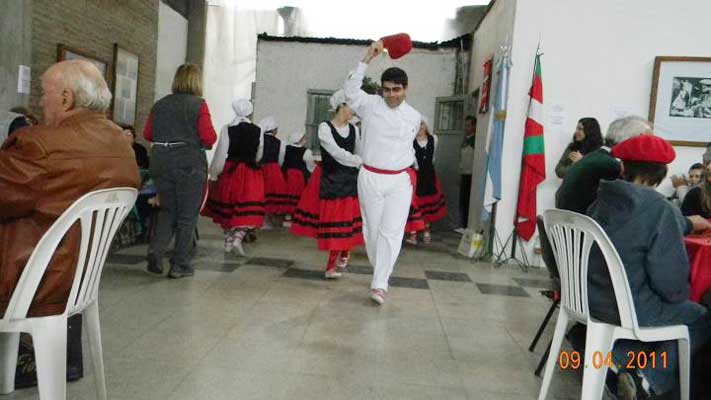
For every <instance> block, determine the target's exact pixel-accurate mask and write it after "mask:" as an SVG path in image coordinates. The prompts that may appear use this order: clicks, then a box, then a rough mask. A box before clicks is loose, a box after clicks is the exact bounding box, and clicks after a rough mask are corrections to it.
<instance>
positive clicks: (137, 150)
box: [123, 125, 150, 170]
mask: <svg viewBox="0 0 711 400" xmlns="http://www.w3.org/2000/svg"><path fill="white" fill-rule="evenodd" d="M123 132H124V133H125V134H126V135H130V136H131V146H132V147H133V154H135V156H136V164H138V168H140V169H142V170H146V169H148V168H149V166H150V159H149V158H148V150H146V146H144V145H142V144H140V143H138V142H137V141H136V129H134V128H133V126H130V125H129V126H126V127H124V128H123Z"/></svg>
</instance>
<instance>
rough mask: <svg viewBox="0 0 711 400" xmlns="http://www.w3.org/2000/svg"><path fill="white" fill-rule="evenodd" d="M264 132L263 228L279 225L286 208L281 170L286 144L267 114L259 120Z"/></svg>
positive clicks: (284, 182) (273, 121)
mask: <svg viewBox="0 0 711 400" xmlns="http://www.w3.org/2000/svg"><path fill="white" fill-rule="evenodd" d="M258 125H259V127H260V128H262V132H263V133H264V155H263V156H262V171H263V173H264V200H265V203H264V208H265V211H266V222H265V224H264V227H265V228H271V227H273V226H278V225H279V218H278V217H279V216H281V215H284V214H285V213H286V210H287V193H286V181H285V180H284V174H283V173H282V171H281V165H282V164H283V163H284V154H285V153H286V145H285V144H284V143H283V142H282V141H281V140H279V139H278V138H277V137H276V135H277V131H278V128H279V127H278V125H277V123H276V120H274V117H272V116H268V117H265V118H264V119H262V120H261V121H259V124H258Z"/></svg>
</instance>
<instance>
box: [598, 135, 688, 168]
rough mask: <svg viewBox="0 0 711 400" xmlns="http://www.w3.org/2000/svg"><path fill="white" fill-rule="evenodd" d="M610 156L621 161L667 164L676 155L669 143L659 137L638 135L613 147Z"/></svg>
mask: <svg viewBox="0 0 711 400" xmlns="http://www.w3.org/2000/svg"><path fill="white" fill-rule="evenodd" d="M612 156H613V157H616V158H619V159H620V160H622V161H640V162H653V163H661V164H669V163H670V162H672V161H674V159H675V158H676V153H675V152H674V148H673V147H672V146H671V145H670V144H669V142H667V141H666V140H664V139H662V138H660V137H659V136H654V135H639V136H635V137H633V138H630V139H627V140H625V141H624V142H622V143H620V144H618V145H617V146H615V147H613V148H612Z"/></svg>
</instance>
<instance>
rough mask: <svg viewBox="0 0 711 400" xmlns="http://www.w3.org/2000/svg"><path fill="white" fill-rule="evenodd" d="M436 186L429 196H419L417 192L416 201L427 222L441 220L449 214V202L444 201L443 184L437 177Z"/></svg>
mask: <svg viewBox="0 0 711 400" xmlns="http://www.w3.org/2000/svg"><path fill="white" fill-rule="evenodd" d="M434 186H435V187H434V189H435V190H434V193H433V194H431V195H429V196H417V195H416V194H415V200H414V201H415V203H416V204H417V208H419V210H420V212H421V213H422V218H424V220H425V222H427V223H432V222H435V221H439V220H441V219H442V218H444V217H446V216H447V204H446V203H445V201H444V194H443V192H442V185H441V184H440V183H439V179H437V178H436V177H435V182H434ZM415 187H417V186H415ZM415 193H416V192H415Z"/></svg>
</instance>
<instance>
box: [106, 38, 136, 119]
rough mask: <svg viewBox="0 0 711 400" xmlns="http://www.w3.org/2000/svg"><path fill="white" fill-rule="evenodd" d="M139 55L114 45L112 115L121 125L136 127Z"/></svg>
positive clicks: (116, 44)
mask: <svg viewBox="0 0 711 400" xmlns="http://www.w3.org/2000/svg"><path fill="white" fill-rule="evenodd" d="M138 65H139V58H138V55H136V54H134V53H132V52H130V51H128V50H126V49H124V48H123V47H121V46H120V45H119V44H118V43H114V65H113V78H114V79H113V83H114V93H113V97H112V103H111V115H112V118H113V120H114V122H116V123H117V124H119V125H122V126H134V125H135V123H136V108H137V106H138V101H137V100H138Z"/></svg>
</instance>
